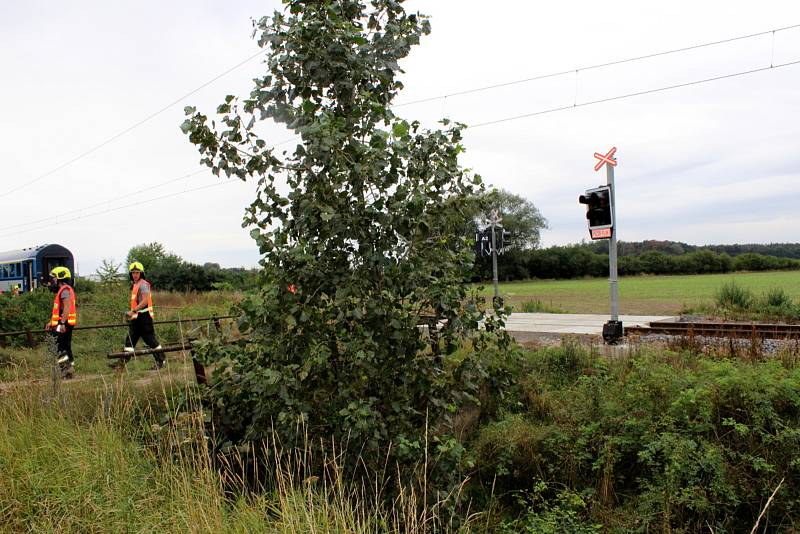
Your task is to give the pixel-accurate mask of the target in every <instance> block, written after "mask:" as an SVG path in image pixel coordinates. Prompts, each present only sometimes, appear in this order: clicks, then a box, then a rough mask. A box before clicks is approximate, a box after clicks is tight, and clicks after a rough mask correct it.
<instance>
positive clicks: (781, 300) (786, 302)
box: [764, 287, 792, 308]
mask: <svg viewBox="0 0 800 534" xmlns="http://www.w3.org/2000/svg"><path fill="white" fill-rule="evenodd" d="M764 304H766V305H767V306H774V307H776V308H780V307H784V306H791V305H792V299H791V297H789V294H788V293H786V291H785V290H784V289H783V288H782V287H773V288H772V289H770V290H769V291H767V293H766V294H765V295H764Z"/></svg>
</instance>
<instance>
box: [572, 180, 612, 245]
mask: <svg viewBox="0 0 800 534" xmlns="http://www.w3.org/2000/svg"><path fill="white" fill-rule="evenodd" d="M578 202H580V203H581V204H586V219H588V221H589V236H590V237H591V238H592V239H609V238H611V235H612V234H613V232H614V213H613V205H612V202H611V186H608V185H603V186H600V187H595V188H594V189H587V190H586V192H585V193H584V194H582V195H581V196H579V197H578Z"/></svg>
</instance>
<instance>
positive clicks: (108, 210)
mask: <svg viewBox="0 0 800 534" xmlns="http://www.w3.org/2000/svg"><path fill="white" fill-rule="evenodd" d="M234 182H235V180H227V181H225V182H217V183H213V184H208V185H203V186H200V187H195V188H192V189H184V190H183V191H176V192H174V193H169V194H166V195H161V196H158V197H154V198H148V199H145V200H139V201H136V202H131V203H130V204H125V205H124V206H117V207H115V208H108V209H105V210H102V211H98V212H95V213H88V214H86V215H78V216H77V217H73V218H71V219H63V220H61V219H60V220H59V224H61V223H67V222H73V221H77V220H79V219H85V218H87V217H96V216H97V215H104V214H106V213H111V212H114V211H119V210H122V209H127V208H133V207H135V206H141V205H142V204H149V203H150V202H155V201H157V200H163V199H165V198H171V197H175V196H178V195H184V194H186V193H193V192H195V191H201V190H203V189H210V188H212V187H219V186H221V185H227V184H231V183H234ZM50 226H52V223H50V224H46V225H43V226H38V227H36V228H28V229H26V230H18V231H16V232H10V233H8V234H3V235H2V236H0V237H9V236H12V235H17V234H25V233H28V232H35V231H36V230H41V229H43V228H49V227H50Z"/></svg>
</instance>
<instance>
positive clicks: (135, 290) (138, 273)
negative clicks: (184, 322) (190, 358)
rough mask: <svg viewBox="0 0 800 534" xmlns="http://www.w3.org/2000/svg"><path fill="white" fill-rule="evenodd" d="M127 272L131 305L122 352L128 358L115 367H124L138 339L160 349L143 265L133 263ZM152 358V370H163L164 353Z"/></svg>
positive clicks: (150, 291) (150, 292) (149, 290)
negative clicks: (153, 360)
mask: <svg viewBox="0 0 800 534" xmlns="http://www.w3.org/2000/svg"><path fill="white" fill-rule="evenodd" d="M128 272H129V273H130V279H131V303H130V310H129V311H128V312H127V313H126V317H127V318H128V321H129V323H128V335H127V337H126V338H125V348H124V349H123V351H124V352H126V353H129V354H130V356H127V357H125V358H122V359H121V360H120V363H119V364H118V365H117V366H124V365H125V364H126V363H127V362H128V360H130V358H131V357H132V356H133V354H134V352H135V347H136V344H137V343H138V342H139V339H143V340H144V342H145V343H146V344H147V346H148V347H150V348H151V349H156V350H157V349H160V348H161V344H160V343H159V342H158V338H157V337H156V332H155V328H154V326H153V292H152V288H151V287H150V282H148V281H147V280H146V279H145V276H144V265H142V264H141V263H140V262H138V261H135V262H133V263H131V264H130V265H129V266H128ZM153 358H155V364H154V366H153V369H154V370H158V369H163V368H164V365H165V364H166V363H167V361H166V357H165V356H164V353H163V352H161V353H154V354H153Z"/></svg>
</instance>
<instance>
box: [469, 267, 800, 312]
mask: <svg viewBox="0 0 800 534" xmlns="http://www.w3.org/2000/svg"><path fill="white" fill-rule="evenodd" d="M731 281H735V282H736V283H737V284H738V285H739V286H741V287H742V288H745V289H749V290H750V291H752V292H753V293H755V294H759V295H760V294H763V293H768V292H769V291H771V290H774V288H782V289H783V290H784V292H785V295H786V296H787V297H788V298H791V299H794V300H795V301H797V300H800V271H771V272H758V273H755V272H754V273H728V274H706V275H686V276H682V275H681V276H633V277H623V278H620V280H619V297H620V302H619V309H620V312H621V313H625V314H642V315H673V314H678V313H680V312H682V311H691V310H697V309H701V310H702V309H704V308H706V307H707V306H709V305H710V304H712V303H713V301H714V299H715V296H716V294H717V292H718V291H719V289H720V288H721V287H722V286H723V285H724V284H725V283H729V282H731ZM491 292H492V288H491V284H485V285H484V289H483V293H484V295H487V296H490V295H491ZM500 293H501V294H502V295H503V296H504V297H505V298H506V300H507V301H508V302H510V303H511V304H512V305H514V306H515V308H516V309H521V307H522V303H524V302H526V301H530V300H538V301H540V302H541V303H543V305H545V306H547V307H549V308H553V309H560V310H563V311H565V312H568V313H606V312H607V311H608V306H609V303H608V302H609V284H608V280H606V279H602V278H591V279H582V280H535V281H525V282H506V283H502V284H500Z"/></svg>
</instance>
